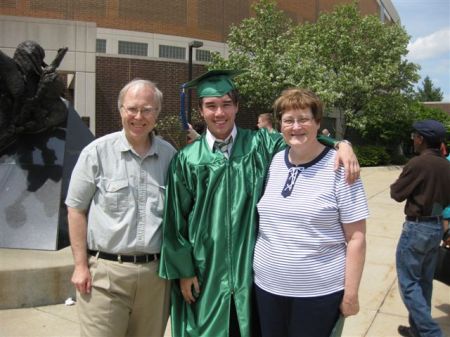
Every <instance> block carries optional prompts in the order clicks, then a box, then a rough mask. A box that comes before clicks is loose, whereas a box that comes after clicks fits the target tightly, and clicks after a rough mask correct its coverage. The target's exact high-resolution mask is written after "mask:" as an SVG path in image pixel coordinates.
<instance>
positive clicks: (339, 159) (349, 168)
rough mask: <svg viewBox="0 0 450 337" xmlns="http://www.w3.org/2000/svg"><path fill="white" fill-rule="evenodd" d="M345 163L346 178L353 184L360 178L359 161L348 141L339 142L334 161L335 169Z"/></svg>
mask: <svg viewBox="0 0 450 337" xmlns="http://www.w3.org/2000/svg"><path fill="white" fill-rule="evenodd" d="M340 164H343V165H344V169H345V180H346V181H347V183H349V184H352V183H354V182H355V181H356V180H357V179H358V178H359V172H360V168H359V163H358V159H357V158H356V155H355V153H354V152H353V148H352V146H351V145H349V144H346V143H343V142H341V143H339V150H338V151H337V156H336V161H335V162H334V170H335V171H336V170H337V169H338V168H339V165H340Z"/></svg>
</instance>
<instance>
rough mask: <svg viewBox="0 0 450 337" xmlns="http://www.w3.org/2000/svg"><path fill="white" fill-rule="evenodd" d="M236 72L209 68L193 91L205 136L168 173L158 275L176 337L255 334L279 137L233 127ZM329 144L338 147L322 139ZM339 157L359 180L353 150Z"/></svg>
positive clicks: (280, 146)
mask: <svg viewBox="0 0 450 337" xmlns="http://www.w3.org/2000/svg"><path fill="white" fill-rule="evenodd" d="M237 75H238V72H236V71H232V70H212V71H210V72H207V73H205V74H203V75H202V76H200V77H199V78H196V79H194V80H193V81H191V82H188V83H186V84H184V85H183V86H182V87H183V89H187V88H192V87H195V88H196V89H197V94H198V96H199V109H200V114H201V115H202V117H203V119H204V120H205V123H206V126H207V130H206V132H205V134H204V135H202V136H201V137H200V138H199V139H197V140H195V141H194V142H193V143H192V144H189V145H188V146H186V147H184V148H183V149H181V150H180V151H179V152H178V154H177V155H176V157H175V158H174V160H172V163H171V165H170V169H169V172H168V182H167V192H166V202H165V210H164V220H163V244H162V248H161V263H160V271H159V273H160V276H162V277H164V278H167V279H173V280H177V281H176V282H174V283H173V287H172V298H171V299H172V309H171V323H172V336H174V337H180V336H183V337H187V336H190V337H192V336H214V337H225V336H242V337H244V336H256V334H255V331H252V318H251V315H252V285H253V274H252V261H253V249H254V245H255V238H256V224H257V212H256V203H257V202H258V200H259V198H260V196H261V192H262V189H263V187H264V177H265V175H266V173H267V169H268V167H269V164H270V161H271V159H272V157H273V155H274V154H275V153H277V152H278V151H280V150H281V149H283V148H284V147H285V146H286V145H285V143H284V141H283V139H282V137H281V135H280V134H278V133H269V132H268V131H267V130H266V129H261V130H259V131H252V130H246V129H241V128H238V127H236V125H235V119H236V114H237V113H238V107H239V104H238V92H237V90H236V87H235V84H234V82H233V77H234V76H237ZM324 138H325V139H326V141H328V142H327V144H329V145H330V146H332V145H333V143H334V141H333V140H330V138H328V137H324ZM338 153H339V157H340V158H341V161H342V162H343V163H344V167H346V172H347V173H348V177H350V179H349V180H351V181H352V180H354V179H356V177H357V176H358V172H359V169H358V164H357V161H356V157H355V156H354V154H353V151H352V150H351V147H350V146H349V145H348V144H342V146H340V147H339V151H338Z"/></svg>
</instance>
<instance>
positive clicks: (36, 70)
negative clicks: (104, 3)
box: [0, 41, 67, 154]
mask: <svg viewBox="0 0 450 337" xmlns="http://www.w3.org/2000/svg"><path fill="white" fill-rule="evenodd" d="M66 52H67V48H61V49H59V50H58V54H57V55H56V57H55V59H54V60H53V62H52V63H51V64H50V65H47V64H46V63H45V62H44V58H45V51H44V49H43V48H42V47H41V46H40V45H39V44H38V43H36V42H34V41H24V42H22V43H20V44H19V45H18V46H17V48H16V51H15V53H14V56H13V58H10V57H9V56H7V55H6V54H4V53H3V52H2V51H0V154H1V153H2V152H3V150H4V149H6V148H7V147H8V146H9V145H11V144H12V143H14V142H15V141H16V139H17V138H18V137H20V135H21V134H30V133H40V132H44V131H47V130H51V129H53V128H55V127H58V126H60V125H62V124H63V123H64V122H65V121H66V118H67V107H66V104H65V103H64V102H63V101H62V99H61V96H62V94H63V92H64V83H63V82H62V80H61V79H60V77H59V76H58V73H57V72H56V69H57V68H58V67H59V65H60V63H61V61H62V59H63V58H64V55H65V54H66Z"/></svg>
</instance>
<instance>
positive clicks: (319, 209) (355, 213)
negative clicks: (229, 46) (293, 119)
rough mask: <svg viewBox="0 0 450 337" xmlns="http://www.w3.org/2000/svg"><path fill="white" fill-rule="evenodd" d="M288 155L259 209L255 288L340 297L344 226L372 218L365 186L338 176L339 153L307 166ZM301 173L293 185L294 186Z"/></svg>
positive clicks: (276, 166) (281, 158)
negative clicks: (290, 158)
mask: <svg viewBox="0 0 450 337" xmlns="http://www.w3.org/2000/svg"><path fill="white" fill-rule="evenodd" d="M288 151H289V149H286V150H283V151H281V152H279V153H277V154H276V155H275V156H274V158H273V160H272V163H271V165H270V169H269V175H268V178H267V183H266V188H265V192H264V195H263V196H262V198H261V200H260V201H259V203H258V205H257V207H258V212H259V216H260V219H259V221H260V224H259V233H258V238H257V241H256V247H255V256H254V262H253V269H254V273H255V283H256V284H257V285H258V287H260V288H261V289H263V290H265V291H267V292H269V293H272V294H275V295H280V296H288V297H315V296H322V295H327V294H331V293H334V292H337V291H340V290H342V289H344V276H345V255H346V242H345V237H344V232H343V230H342V224H344V223H351V222H355V221H358V220H362V219H365V218H367V216H368V214H369V212H368V208H367V201H366V196H365V193H364V188H363V185H362V182H361V180H358V181H356V182H355V183H353V184H352V185H348V184H347V183H346V182H345V177H344V169H343V168H342V167H341V168H340V169H339V170H338V171H336V172H335V171H334V167H333V166H334V160H335V156H336V151H334V150H331V149H328V148H326V149H325V150H324V151H323V152H322V153H321V154H320V155H319V156H318V157H317V158H316V159H314V160H313V161H311V162H310V163H307V164H304V165H301V166H293V165H292V164H291V163H290V162H289V160H288ZM295 170H299V171H298V172H294V171H295ZM297 173H298V175H297V178H296V179H294V180H295V181H294V182H293V183H292V179H289V180H288V176H289V175H290V177H291V178H292V177H293V175H294V176H295V175H296V174H297ZM290 187H292V190H289V188H290ZM284 188H287V189H286V190H285V192H286V191H287V190H289V191H288V192H289V193H283V194H284V195H286V194H288V195H287V196H283V195H282V192H283V189H284Z"/></svg>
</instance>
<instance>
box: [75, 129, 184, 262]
mask: <svg viewBox="0 0 450 337" xmlns="http://www.w3.org/2000/svg"><path fill="white" fill-rule="evenodd" d="M175 152H176V150H175V149H174V148H173V147H172V146H171V145H170V144H169V143H167V142H166V141H164V140H162V139H161V138H159V137H155V136H152V146H151V148H150V150H149V152H148V153H147V154H146V155H145V156H144V157H140V156H139V155H138V154H137V153H136V152H135V151H134V150H133V149H132V148H131V146H130V145H129V143H128V141H127V139H126V137H125V133H124V132H123V130H122V131H120V132H115V133H112V134H109V135H106V136H104V137H101V138H99V139H96V140H95V141H93V142H92V143H91V144H89V145H88V146H86V148H84V149H83V151H82V152H81V154H80V157H79V159H78V161H77V164H76V165H75V168H74V170H73V172H72V177H71V180H70V185H69V190H68V193H67V198H66V205H67V206H69V207H72V208H76V209H81V210H88V209H89V213H88V232H87V241H88V248H90V249H93V250H100V251H103V252H108V253H114V254H119V253H120V254H142V253H148V254H154V253H159V251H160V245H161V228H160V227H161V226H160V225H161V221H162V216H163V206H164V193H165V181H166V174H167V170H168V167H169V163H170V160H171V159H172V157H173V156H174V154H175Z"/></svg>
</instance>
